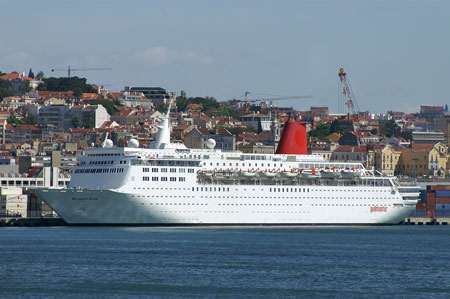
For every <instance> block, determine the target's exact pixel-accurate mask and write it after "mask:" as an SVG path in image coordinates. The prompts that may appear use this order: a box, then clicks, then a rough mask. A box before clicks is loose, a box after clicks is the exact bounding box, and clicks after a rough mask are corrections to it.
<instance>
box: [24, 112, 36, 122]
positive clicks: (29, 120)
mask: <svg viewBox="0 0 450 299" xmlns="http://www.w3.org/2000/svg"><path fill="white" fill-rule="evenodd" d="M25 123H26V124H27V125H35V124H37V119H36V117H34V115H33V114H30V113H28V115H27V117H26V118H25Z"/></svg>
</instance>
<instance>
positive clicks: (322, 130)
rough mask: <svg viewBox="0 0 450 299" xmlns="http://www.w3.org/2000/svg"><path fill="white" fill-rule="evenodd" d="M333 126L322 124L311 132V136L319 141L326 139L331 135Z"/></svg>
mask: <svg viewBox="0 0 450 299" xmlns="http://www.w3.org/2000/svg"><path fill="white" fill-rule="evenodd" d="M330 128H331V124H329V123H327V124H321V125H318V126H317V128H316V129H315V130H313V131H311V133H310V136H312V137H317V138H319V139H325V137H326V136H328V135H330Z"/></svg>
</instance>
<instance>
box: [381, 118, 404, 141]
mask: <svg viewBox="0 0 450 299" xmlns="http://www.w3.org/2000/svg"><path fill="white" fill-rule="evenodd" d="M399 129H400V128H399V126H398V125H397V123H396V122H395V120H393V119H391V120H389V121H387V122H385V123H384V125H383V126H382V127H381V132H382V133H383V134H384V135H385V136H386V137H392V136H394V134H395V133H397V132H398V130H399Z"/></svg>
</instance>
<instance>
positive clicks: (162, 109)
mask: <svg viewBox="0 0 450 299" xmlns="http://www.w3.org/2000/svg"><path fill="white" fill-rule="evenodd" d="M155 109H156V111H159V112H160V113H162V114H166V113H167V109H169V105H167V104H164V103H161V104H159V105H158V106H157V107H156V108H155Z"/></svg>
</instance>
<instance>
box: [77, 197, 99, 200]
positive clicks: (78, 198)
mask: <svg viewBox="0 0 450 299" xmlns="http://www.w3.org/2000/svg"><path fill="white" fill-rule="evenodd" d="M72 200H98V198H97V197H72Z"/></svg>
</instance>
